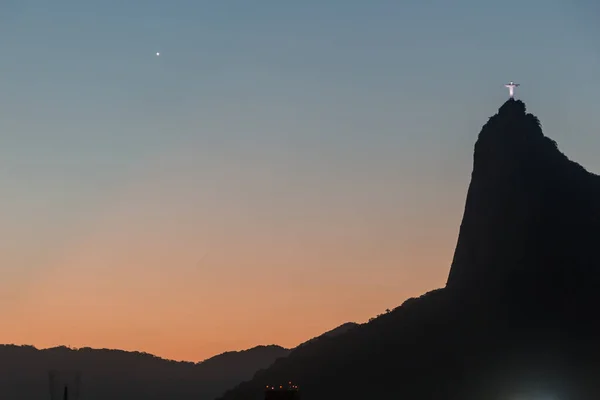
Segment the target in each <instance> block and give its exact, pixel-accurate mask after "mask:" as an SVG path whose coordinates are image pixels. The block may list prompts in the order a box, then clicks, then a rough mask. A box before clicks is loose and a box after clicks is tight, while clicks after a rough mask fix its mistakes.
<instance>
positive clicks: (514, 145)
mask: <svg viewBox="0 0 600 400" xmlns="http://www.w3.org/2000/svg"><path fill="white" fill-rule="evenodd" d="M473 164H474V165H473V173H472V179H471V184H470V186H469V191H468V193H467V201H466V206H465V212H464V217H463V221H462V224H461V228H460V233H459V239H458V244H457V248H456V251H455V255H454V260H453V262H452V267H451V270H450V274H449V277H448V282H447V284H448V285H449V286H453V285H462V286H479V287H481V285H484V286H485V287H489V286H492V285H495V286H497V285H501V284H506V283H507V282H511V281H514V279H525V277H526V276H528V277H529V278H530V279H531V280H533V281H538V285H539V282H546V283H548V284H557V283H558V280H563V279H564V278H565V277H566V276H567V275H568V276H570V280H572V279H573V278H575V275H579V277H580V278H581V279H579V280H577V281H572V282H571V283H573V284H583V283H585V282H589V280H590V279H593V281H594V282H597V279H598V276H597V275H598V269H599V267H600V253H597V252H596V250H595V248H596V246H597V243H600V177H598V176H597V175H593V174H591V173H588V172H587V171H585V169H583V168H582V167H581V166H580V165H579V164H577V163H575V162H573V161H570V160H569V159H568V158H567V157H566V156H565V155H564V154H562V153H561V152H560V151H559V150H558V147H557V145H556V142H554V141H553V140H552V139H550V138H548V137H546V136H544V134H543V132H542V129H541V124H540V121H539V119H538V118H537V117H536V116H535V115H533V114H528V113H527V112H526V106H525V103H523V102H522V101H520V100H512V99H511V100H508V101H507V102H506V103H504V104H503V105H502V107H500V109H499V111H498V113H497V114H496V115H494V116H492V117H491V118H490V120H489V121H488V122H487V123H486V124H485V125H484V127H483V129H482V130H481V133H480V134H479V138H478V140H477V143H476V144H475V152H474V163H473ZM530 283H533V282H530ZM562 283H563V284H564V283H565V281H563V282H562Z"/></svg>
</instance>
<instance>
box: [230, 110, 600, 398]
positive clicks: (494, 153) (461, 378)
mask: <svg viewBox="0 0 600 400" xmlns="http://www.w3.org/2000/svg"><path fill="white" fill-rule="evenodd" d="M441 195H442V194H441ZM598 306H600V177H598V176H597V175H594V174H591V173H589V172H587V171H586V170H585V169H584V168H582V167H581V166H580V165H579V164H577V163H575V162H573V161H570V160H569V159H567V157H566V156H564V155H563V154H562V153H561V152H560V151H559V150H558V148H557V145H556V143H555V142H554V141H553V140H551V139H549V138H548V137H545V136H544V134H543V132H542V129H541V125H540V122H539V120H538V118H537V117H535V116H534V115H531V114H528V113H527V112H526V108H525V104H524V103H523V102H521V101H515V100H509V101H507V102H506V103H505V104H504V105H502V107H501V108H500V110H499V112H498V113H497V114H496V115H494V116H492V117H491V118H490V119H489V121H488V122H487V123H486V124H485V126H484V127H483V129H482V130H481V133H480V134H479V138H478V140H477V143H476V144H475V153H474V167H473V173H472V179H471V184H470V186H469V191H468V194H467V201H466V206H465V211H464V217H463V221H462V224H461V227H460V233H459V238H458V244H457V248H456V251H455V255H454V260H453V263H452V267H451V269H450V274H449V278H448V282H447V285H446V287H445V288H442V289H438V290H434V291H432V292H429V293H427V294H425V295H423V296H421V297H420V298H416V299H410V300H408V301H406V302H405V303H404V304H403V305H402V306H400V307H398V308H396V309H395V310H393V311H392V312H390V313H386V314H384V315H382V316H380V317H379V318H376V319H375V320H373V321H371V322H369V323H368V324H364V325H361V326H359V327H357V328H356V329H352V330H351V331H349V332H347V333H345V334H342V335H339V336H337V337H334V338H330V339H327V340H321V341H318V342H315V343H309V344H307V345H306V346H303V347H301V348H298V349H296V350H294V351H292V352H291V353H290V354H289V356H287V357H285V358H282V359H279V360H277V361H276V362H275V363H274V364H273V365H272V366H271V367H269V368H268V369H266V370H265V371H261V372H259V373H257V374H256V375H255V377H254V378H253V379H252V380H250V381H249V382H245V383H243V384H240V385H239V386H237V387H236V388H234V389H232V390H230V391H228V392H227V393H226V394H225V395H224V396H222V397H221V400H242V399H243V400H249V399H260V398H261V397H262V396H263V394H262V392H263V389H264V388H265V386H266V385H272V384H277V383H278V382H288V381H293V382H295V383H297V384H298V385H299V386H300V388H301V392H302V397H303V398H304V399H306V400H321V399H332V398H339V399H376V398H390V397H393V398H399V399H402V398H404V399H411V400H418V399H423V400H425V399H428V400H431V399H440V400H442V399H443V400H448V399H461V400H465V399H473V400H475V399H488V400H492V399H498V400H500V399H514V398H517V397H518V396H519V395H527V394H535V393H537V395H538V396H542V397H537V398H562V399H597V398H600V368H599V366H600V346H599V345H600V319H599V317H598V315H599V313H598V311H599V307H598ZM530 398H535V397H530Z"/></svg>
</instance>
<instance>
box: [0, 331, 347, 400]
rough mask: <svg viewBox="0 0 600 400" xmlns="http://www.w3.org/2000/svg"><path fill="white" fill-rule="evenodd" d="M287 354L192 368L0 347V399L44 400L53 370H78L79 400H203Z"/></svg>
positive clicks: (107, 353)
mask: <svg viewBox="0 0 600 400" xmlns="http://www.w3.org/2000/svg"><path fill="white" fill-rule="evenodd" d="M355 326H357V324H355V323H351V322H350V323H346V324H343V325H341V326H338V327H337V328H335V329H332V330H330V331H328V332H325V333H323V334H322V335H320V336H317V337H315V338H312V339H310V340H309V341H307V342H305V343H309V342H310V343H313V342H317V341H319V340H320V339H321V338H325V337H327V338H329V337H335V336H337V335H340V334H342V333H345V332H348V331H349V330H350V329H352V328H354V327H355ZM305 343H303V344H300V345H299V347H300V346H304V345H305ZM290 351H291V350H290V349H285V348H283V347H280V346H275V345H271V346H257V347H254V348H251V349H249V350H244V351H230V352H226V353H223V354H219V355H217V356H214V357H211V358H209V359H206V360H204V361H202V362H199V363H192V362H179V361H172V360H166V359H163V358H160V357H156V356H153V355H151V354H147V353H140V352H128V351H122V350H109V349H91V348H81V349H71V348H68V347H65V346H61V347H55V348H51V349H44V350H38V349H36V348H35V347H33V346H15V345H0V399H22V400H29V399H31V400H33V399H41V398H49V379H48V372H49V371H51V370H56V371H59V372H61V371H67V372H73V371H79V372H80V373H81V384H80V385H81V399H86V400H96V399H98V400H99V399H103V400H105V399H113V400H132V399H138V398H140V399H142V398H143V399H165V398H180V399H196V400H198V399H200V400H202V399H206V400H209V399H214V398H215V397H216V396H219V395H221V394H223V392H225V390H227V389H229V388H232V387H233V386H235V385H237V384H238V383H240V382H242V381H244V380H248V379H250V378H252V376H253V375H254V374H255V373H256V372H257V371H260V370H262V369H264V368H267V367H268V366H269V365H271V364H272V363H273V362H274V361H275V360H276V359H278V358H282V357H285V356H287V355H288V354H289V353H290Z"/></svg>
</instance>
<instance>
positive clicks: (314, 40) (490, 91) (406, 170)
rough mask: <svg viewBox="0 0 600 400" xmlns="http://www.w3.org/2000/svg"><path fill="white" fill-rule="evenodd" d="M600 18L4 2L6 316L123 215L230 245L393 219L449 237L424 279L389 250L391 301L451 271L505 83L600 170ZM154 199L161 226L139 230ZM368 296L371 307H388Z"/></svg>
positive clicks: (150, 1)
mask: <svg viewBox="0 0 600 400" xmlns="http://www.w3.org/2000/svg"><path fill="white" fill-rule="evenodd" d="M598 18H600V6H598V5H597V4H596V3H595V2H593V1H560V0H530V1H516V0H507V1H504V2H482V1H476V0H456V1H453V2H449V1H442V0H419V1H416V0H415V1H413V0H407V1H398V0H395V1H391V0H390V1H384V0H369V1H356V0H320V1H316V0H305V1H302V2H289V1H288V2H284V1H281V0H278V1H275V0H272V1H266V0H253V1H241V0H238V1H233V0H219V1H217V0H214V1H210V2H209V1H202V0H189V1H187V0H172V1H158V0H128V1H116V0H103V1H95V2H92V1H87V2H83V1H79V0H70V1H66V0H55V1H52V2H48V1H46V0H4V1H2V2H1V4H0V51H1V53H0V54H1V56H0V57H1V58H0V60H1V62H0V75H1V76H2V80H1V81H0V190H1V191H2V201H1V202H0V216H2V217H1V218H2V221H0V235H1V237H3V238H7V240H3V241H4V243H3V244H2V245H1V246H0V248H1V250H2V251H0V254H1V255H0V257H1V258H0V271H3V274H5V276H6V277H8V279H2V281H1V282H0V298H2V297H3V296H4V297H5V298H6V299H8V300H9V301H8V302H4V303H2V304H4V305H0V318H2V317H3V316H4V317H8V316H9V315H11V314H10V310H14V309H16V308H15V307H25V306H24V305H23V304H24V303H23V302H24V300H23V298H24V296H25V295H23V293H25V292H27V287H30V286H31V285H32V282H34V281H38V282H39V281H40V280H43V279H46V278H47V277H48V276H54V275H57V274H60V273H66V272H64V271H63V270H61V268H63V264H64V265H66V264H68V263H69V262H72V261H69V262H67V261H65V259H68V260H71V258H72V257H74V256H72V255H71V253H72V252H73V251H74V250H73V246H75V245H74V243H76V242H77V240H78V238H80V237H88V236H89V237H91V236H93V234H97V230H98V229H100V228H98V226H99V224H100V225H102V223H103V221H106V220H110V218H113V219H114V221H113V222H112V224H113V225H114V226H113V225H111V226H112V228H110V229H109V228H104V229H106V232H109V231H111V229H113V231H115V232H116V231H119V232H125V230H127V229H130V230H131V231H127V232H129V233H127V235H128V236H127V237H129V238H134V237H137V236H138V235H140V234H141V233H140V232H142V231H143V230H144V229H151V230H158V231H160V230H161V229H163V228H165V226H166V225H164V224H167V225H168V226H170V228H168V229H175V230H176V228H175V226H177V224H175V223H174V222H173V221H175V220H177V221H179V220H178V219H177V218H180V219H181V221H197V222H198V223H199V224H200V225H202V224H204V225H206V226H207V227H212V228H214V229H217V230H218V229H223V232H224V233H222V236H223V238H222V241H223V246H225V244H224V243H226V242H227V240H228V239H225V237H226V236H227V233H226V232H225V228H222V226H223V224H225V225H227V224H230V225H227V226H228V227H229V228H228V229H231V231H234V232H242V231H244V229H245V228H242V225H244V224H245V223H248V224H250V222H249V221H254V223H255V224H257V225H256V226H257V227H256V228H255V230H256V231H257V232H258V231H260V232H263V231H265V232H267V231H268V232H270V233H271V234H273V235H276V236H277V233H281V236H282V237H284V236H285V232H288V231H287V230H289V229H291V228H290V226H292V225H293V224H294V223H296V224H300V223H301V222H302V221H306V219H307V218H308V217H307V216H311V218H314V219H315V221H317V219H318V220H319V221H321V223H323V224H325V225H324V226H327V223H328V219H327V218H333V219H332V220H331V221H333V220H335V218H339V221H342V220H343V218H348V219H347V220H350V219H352V218H355V219H353V220H352V221H354V222H353V224H355V226H356V227H357V229H359V228H360V227H361V226H362V227H364V230H365V232H369V229H370V228H368V226H372V227H373V229H375V228H374V227H376V226H379V227H381V226H382V225H381V224H384V221H391V220H394V221H398V224H399V226H402V229H404V230H401V231H395V232H396V233H395V234H396V235H399V236H398V237H399V238H405V237H409V236H411V235H417V236H419V235H420V236H419V237H426V236H428V235H429V236H433V237H434V241H439V243H445V244H444V245H443V246H442V248H440V250H439V252H438V253H439V258H438V259H430V258H428V257H430V256H429V255H428V253H431V251H430V250H427V249H423V250H422V253H420V251H421V250H419V251H416V250H413V251H415V254H414V257H413V258H414V259H411V260H412V261H413V262H414V263H415V265H419V268H420V270H419V271H416V270H413V269H411V268H416V267H413V266H411V265H410V263H407V264H402V262H401V260H400V259H397V260H395V261H394V260H392V261H390V262H389V265H388V264H385V263H383V264H382V267H381V269H380V270H377V271H378V272H377V273H378V274H379V275H377V276H379V277H380V279H381V281H380V282H379V284H380V285H384V284H386V282H390V281H391V280H393V279H394V278H393V276H391V275H389V274H392V272H391V271H392V268H393V267H392V265H396V266H397V268H399V270H401V273H402V274H403V276H404V277H405V279H404V280H402V281H398V283H397V287H391V288H390V289H389V290H390V291H389V298H390V299H391V298H393V296H395V295H396V294H397V293H398V288H401V289H402V290H404V291H401V293H406V294H407V295H408V294H418V292H420V291H423V290H425V289H427V288H430V287H431V286H435V285H440V284H442V283H443V282H444V280H445V277H446V274H447V269H448V266H449V263H450V259H451V254H452V250H453V246H454V244H455V240H456V233H457V230H458V223H459V222H460V218H461V216H462V209H463V206H464V199H465V195H466V188H467V185H468V182H469V176H470V171H471V166H472V149H473V144H474V142H475V140H476V136H477V133H478V132H479V129H480V128H481V126H482V124H483V123H485V122H486V121H487V118H488V117H489V116H490V115H492V114H493V113H495V112H496V110H497V109H498V108H499V107H500V105H501V104H502V103H503V102H504V101H505V99H506V98H507V90H506V89H505V88H504V87H503V84H504V83H506V82H507V81H509V80H514V81H518V82H520V83H521V84H522V86H521V87H520V88H519V90H518V91H517V97H518V98H521V99H523V100H524V101H525V102H526V103H527V105H528V108H529V111H530V112H533V113H535V114H536V115H538V117H539V118H540V119H541V121H542V124H543V127H544V131H545V133H546V134H547V135H549V136H550V137H552V138H553V139H555V140H556V141H557V142H558V144H559V146H560V148H561V150H563V151H564V152H565V153H566V154H567V155H568V156H569V157H571V158H572V159H575V160H576V161H578V162H580V163H581V164H582V165H584V166H585V167H586V168H588V169H589V170H591V171H594V172H600V160H599V159H598V157H597V154H598V151H599V149H600V135H599V134H598V133H599V131H598V123H597V105H598V104H600V95H599V93H600V79H599V78H598V71H599V70H600V47H599V43H600V28H599V27H598V26H597V23H596V22H597V21H598ZM156 52H161V56H160V57H156V56H155V53H156ZM140 187H143V188H146V189H140ZM148 187H152V189H147V188H148ZM133 188H137V189H133ZM132 193H135V195H134V194H132ZM140 207H142V208H143V207H146V208H147V210H146V211H145V212H147V215H146V217H145V218H146V219H147V220H151V221H154V222H153V223H154V224H150V223H147V222H144V224H147V225H144V224H142V225H143V226H142V225H140V226H138V227H137V228H136V229H137V230H135V229H133V228H131V227H130V226H129V225H128V224H127V221H128V220H129V219H135V218H136V217H135V215H138V214H136V213H138V212H140V211H139V209H140ZM210 207H212V208H210ZM116 209H119V210H120V211H119V212H118V213H117V212H116V211H115V210H116ZM333 210H341V211H335V212H334V211H333ZM344 210H345V211H344ZM115 213H117V214H118V218H117V217H116V216H115V215H117V214H115ZM332 213H333V214H335V213H338V214H335V215H332ZM358 214H360V215H361V218H362V219H360V218H359V219H357V218H358V217H356V215H358ZM111 215H112V217H111ZM176 216H177V217H176ZM140 218H141V217H140ZM169 218H171V219H169ZM211 218H212V219H211ZM219 218H220V219H219ZM394 218H396V219H394ZM423 220H427V221H428V222H427V223H425V224H424V223H423V222H422V221H423ZM165 221H171V222H165ZM207 221H210V222H207ZM219 221H227V222H223V223H221V222H219ZM283 221H290V222H289V223H288V225H286V223H287V222H286V223H284V222H283ZM294 221H295V222H294ZM331 221H330V225H331V223H332V222H331ZM336 221H337V220H336ZM170 223H171V224H172V225H169V224H170ZM211 224H213V225H214V226H213V225H211ZM361 224H362V225H361ZM293 226H297V225H293ZM298 226H299V225H298ZM311 226H312V225H311ZM353 226H354V225H353ZM318 227H319V225H318V224H317V223H316V222H315V225H314V229H317V228H318ZM419 227H420V228H419ZM212 228H211V229H212ZM165 229H167V228H165ZM186 229H187V228H186ZM207 229H208V228H207ZM286 229H287V230H286ZM318 229H325V228H324V227H321V228H318ZM382 229H383V228H382ZM386 229H387V228H386ZM419 229H424V230H423V231H420V230H419ZM425 229H426V230H425ZM169 232H170V231H169ZM186 232H187V231H186ZM228 232H229V231H228ZM244 232H245V231H244ZM289 232H291V231H289ZM332 232H333V231H332ZM265 234H266V233H265ZM307 234H308V233H307ZM332 234H333V233H332ZM98 235H99V234H98ZM105 235H109V233H105ZM181 235H182V237H183V236H185V235H184V234H183V233H182V234H181ZM186 235H191V236H193V235H195V234H194V233H190V232H187V233H186ZM240 235H241V234H240ZM249 235H250V233H249ZM257 235H258V233H257ZM290 235H291V236H290V237H289V238H288V239H287V240H295V241H297V242H302V241H303V240H307V241H308V242H310V240H309V239H307V238H306V237H303V236H301V235H300V234H298V235H300V236H298V235H296V234H294V235H296V236H294V235H292V234H291V233H290ZM191 236H190V237H191ZM94 237H95V236H94ZM188 239H189V238H188ZM188 239H186V240H188ZM90 240H91V239H90ZM182 240H183V239H182ZM189 240H191V239H189ZM219 240H221V239H219ZM231 240H232V242H231V243H230V246H231V247H232V248H235V246H237V245H239V243H241V242H237V241H236V240H240V241H242V242H243V240H245V239H244V237H243V235H242V236H240V237H237V238H236V239H235V240H234V239H231ZM282 240H283V239H282ZM340 240H341V239H340ZM348 240H350V239H348ZM357 240H358V239H357ZM373 240H374V239H373ZM399 240H400V239H399ZM407 240H408V239H407ZM215 241H218V240H217V239H215ZM353 243H354V242H353ZM407 243H408V242H407ZM436 243H437V242H436ZM347 245H348V246H351V245H350V242H348V243H347ZM354 245H355V244H353V245H352V246H354ZM372 245H373V246H375V244H372ZM110 246H111V245H110V244H106V245H104V247H102V250H99V249H95V250H89V252H90V254H88V255H87V256H85V257H84V256H81V255H78V256H77V257H83V258H86V257H88V258H90V257H91V258H93V257H94V256H93V254H92V253H93V252H94V251H98V252H100V251H102V252H107V253H110V252H111V247H110ZM311 246H313V248H314V246H315V244H314V243H312V244H311ZM365 246H367V244H365ZM413 249H414V246H413ZM172 250H173V249H172ZM173 251H175V250H173ZM340 251H341V250H340ZM406 251H411V247H410V246H408V245H407V247H406ZM434 252H435V251H434ZM94 254H96V253H94ZM340 254H341V253H340ZM296 256H298V255H297V254H296ZM128 257H133V258H135V256H134V255H131V256H128ZM257 257H258V259H260V257H261V256H257ZM262 257H265V259H268V257H269V256H268V255H264V256H262ZM332 257H333V256H332ZM340 257H342V256H341V255H340ZM419 257H421V258H419ZM391 258H393V257H391V256H390V260H391ZM128 259H129V258H128ZM340 260H341V258H340ZM114 262H115V265H114V270H119V268H120V269H127V268H128V265H127V264H126V263H124V262H123V263H121V264H119V263H120V262H121V261H119V262H117V261H114ZM257 262H258V261H257ZM265 262H266V261H265ZM341 262H342V261H340V263H341ZM220 263H221V264H219V262H217V261H215V265H217V264H219V265H221V266H222V265H224V264H227V263H226V262H225V261H223V260H221V261H220ZM233 264H234V261H233V260H231V262H230V264H227V265H233ZM384 264H385V265H384ZM64 268H67V267H64ZM68 268H74V269H75V270H76V269H77V267H76V266H73V265H71V266H70V267H68ZM81 268H85V266H81ZM165 268H166V267H165ZM169 268H175V269H177V268H178V267H177V266H170V267H169ZM182 268H183V267H182ZM210 268H211V267H210V266H207V269H209V270H210ZM214 268H216V267H214ZM231 268H233V267H231ZM318 268H321V267H317V266H316V264H315V265H312V266H311V265H308V264H307V265H306V271H313V270H314V271H315V272H318V271H319V270H318ZM68 270H69V271H70V272H69V273H71V272H73V271H72V270H71V269H68ZM57 271H63V272H57ZM111 271H113V270H112V269H111ZM423 271H424V272H423ZM209 272H210V271H209ZM209 272H207V273H209ZM213 272H214V271H213ZM211 273H212V272H211ZM215 273H216V272H215ZM307 273H308V272H307ZM394 273H400V272H394ZM386 274H387V275H386ZM422 274H426V275H427V276H430V280H424V279H422V278H418V279H417V278H415V277H416V276H419V277H421V276H422ZM215 276H216V275H215ZM88 278H89V276H88ZM90 279H91V278H90ZM357 279H358V278H357ZM361 279H362V278H361ZM373 284H375V283H373ZM217 286H218V285H217ZM407 288H409V289H407ZM115 290H117V289H115ZM223 290H225V289H223ZM17 293H21V295H20V296H18V295H17ZM25 297H26V296H25ZM373 301H374V302H373V304H372V307H373V310H371V309H369V310H365V309H360V311H357V314H356V318H357V319H360V318H362V317H365V318H366V317H368V316H370V315H371V314H370V313H371V312H372V311H373V312H375V311H377V312H379V311H380V310H379V309H378V307H379V308H381V307H382V309H385V308H387V307H388V306H390V305H393V304H389V302H388V303H387V304H383V303H382V304H379V303H377V301H381V302H383V300H382V299H379V300H377V301H375V300H373ZM352 315H354V314H351V315H350V314H349V317H348V318H351V317H352ZM341 322H344V321H341ZM290 329H294V328H293V326H290ZM318 329H321V326H319V328H318ZM318 329H317V328H315V333H318ZM0 339H2V338H0ZM6 340H9V338H6ZM56 340H59V339H56ZM0 341H2V340H0ZM84 342H85V340H84ZM94 343H96V342H94ZM149 346H150V345H149ZM150 350H152V349H151V348H150ZM165 351H166V350H165Z"/></svg>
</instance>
